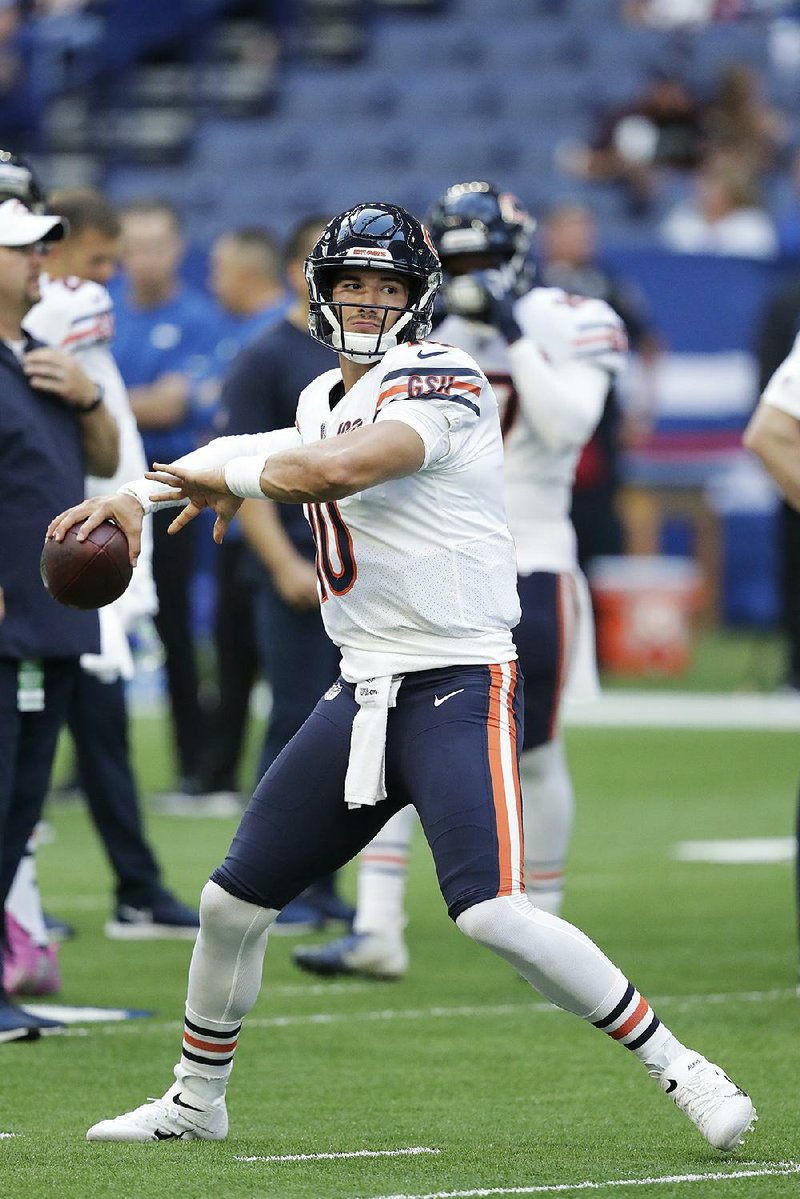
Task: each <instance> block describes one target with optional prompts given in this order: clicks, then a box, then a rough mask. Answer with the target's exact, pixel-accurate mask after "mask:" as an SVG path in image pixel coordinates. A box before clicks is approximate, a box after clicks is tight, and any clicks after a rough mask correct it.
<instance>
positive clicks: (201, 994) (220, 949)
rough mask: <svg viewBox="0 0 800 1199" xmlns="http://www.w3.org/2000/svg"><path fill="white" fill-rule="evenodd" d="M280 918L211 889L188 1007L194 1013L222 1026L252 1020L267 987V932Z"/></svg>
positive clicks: (206, 893)
mask: <svg viewBox="0 0 800 1199" xmlns="http://www.w3.org/2000/svg"><path fill="white" fill-rule="evenodd" d="M277 914H278V913H277V910H276V909H274V908H261V907H259V906H258V905H257V904H254V903H246V902H245V901H244V900H243V899H236V898H235V896H233V895H229V894H228V892H227V891H225V890H223V888H222V887H220V886H218V885H217V884H216V883H214V882H207V883H206V885H205V886H204V887H203V890H202V893H201V895H200V932H199V933H198V935H197V941H196V942H195V947H194V952H193V954H192V963H191V966H190V967H189V990H188V994H187V997H186V1003H187V1006H188V1007H189V1008H190V1009H191V1010H192V1011H193V1012H196V1013H198V1014H202V1015H203V1016H204V1017H205V1018H206V1019H208V1020H212V1021H215V1022H220V1023H225V1022H229V1021H235V1020H241V1019H242V1018H243V1017H244V1016H246V1015H247V1013H248V1012H249V1011H250V1008H251V1007H252V1006H253V1004H254V1003H255V1001H256V998H257V996H258V992H259V988H260V986H261V972H262V969H263V965H264V953H265V951H266V948H267V930H268V929H269V926H270V924H272V922H273V920H274V919H275V917H276V916H277Z"/></svg>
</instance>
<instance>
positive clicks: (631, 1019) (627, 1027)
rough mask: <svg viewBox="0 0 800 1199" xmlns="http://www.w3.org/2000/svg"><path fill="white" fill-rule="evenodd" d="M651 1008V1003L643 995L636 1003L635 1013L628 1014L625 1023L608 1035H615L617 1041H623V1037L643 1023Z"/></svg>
mask: <svg viewBox="0 0 800 1199" xmlns="http://www.w3.org/2000/svg"><path fill="white" fill-rule="evenodd" d="M649 1008H650V1004H649V1003H648V1002H647V1000H646V999H645V998H644V997H642V998H641V999H640V1000H639V1002H638V1004H637V1005H636V1010H635V1012H634V1013H633V1015H632V1016H628V1019H627V1020H626V1021H625V1023H624V1024H620V1026H619V1028H615V1029H614V1031H613V1032H611V1033H609V1034H608V1035H609V1036H610V1037H613V1038H614V1040H615V1041H621V1040H622V1038H623V1037H627V1035H628V1033H629V1032H631V1031H632V1030H633V1029H634V1028H636V1025H637V1024H639V1023H641V1021H642V1020H643V1019H644V1017H645V1014H646V1012H647V1011H649Z"/></svg>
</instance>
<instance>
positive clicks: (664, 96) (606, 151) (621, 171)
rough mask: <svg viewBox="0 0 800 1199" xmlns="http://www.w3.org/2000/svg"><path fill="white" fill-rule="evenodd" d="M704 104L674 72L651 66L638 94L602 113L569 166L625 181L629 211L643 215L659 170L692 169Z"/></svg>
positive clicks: (587, 175) (590, 174) (599, 178)
mask: <svg viewBox="0 0 800 1199" xmlns="http://www.w3.org/2000/svg"><path fill="white" fill-rule="evenodd" d="M703 140H704V135H703V106H702V104H701V103H700V102H699V100H697V98H696V97H695V96H694V95H693V94H692V92H691V91H690V90H689V87H688V85H687V84H686V83H684V81H683V80H682V79H680V78H679V77H678V76H677V75H676V74H673V73H671V72H670V71H669V70H664V69H657V70H653V71H652V72H651V73H650V75H649V76H648V78H647V80H646V82H645V85H644V89H643V91H642V93H641V94H640V95H639V96H638V97H636V98H635V99H634V100H632V101H631V102H630V103H629V104H626V105H624V106H623V107H621V108H615V109H613V110H612V111H610V112H607V113H605V114H604V115H603V116H602V117H601V118H600V121H599V123H598V126H597V129H596V132H595V134H594V136H593V137H592V139H591V141H590V143H589V144H588V146H586V147H584V148H583V149H582V150H580V151H578V152H577V154H575V156H574V158H573V161H572V162H571V163H570V164H569V165H568V169H571V170H572V171H573V172H574V173H575V174H577V175H579V176H581V177H582V178H584V179H589V180H596V181H599V182H616V183H620V184H622V185H623V186H624V188H625V191H626V194H627V196H628V199H629V203H630V208H631V214H632V215H635V216H643V215H645V214H646V213H647V212H648V211H649V210H650V208H651V207H652V204H653V202H654V201H655V199H656V197H657V194H658V191H659V171H661V170H663V169H664V168H669V169H671V170H678V171H691V170H693V169H694V168H695V167H696V166H697V165H698V163H699V162H700V160H701V157H702V150H703Z"/></svg>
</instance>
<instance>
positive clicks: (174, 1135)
mask: <svg viewBox="0 0 800 1199" xmlns="http://www.w3.org/2000/svg"><path fill="white" fill-rule="evenodd" d="M182 1136H183V1133H182V1132H162V1131H161V1129H160V1128H157V1129H156V1130H155V1132H154V1133H153V1137H154V1139H155V1140H156V1141H179V1140H180V1139H181V1137H182Z"/></svg>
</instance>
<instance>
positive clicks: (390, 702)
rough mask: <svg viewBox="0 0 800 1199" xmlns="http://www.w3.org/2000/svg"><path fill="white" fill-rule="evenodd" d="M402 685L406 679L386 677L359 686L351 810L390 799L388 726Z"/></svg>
mask: <svg viewBox="0 0 800 1199" xmlns="http://www.w3.org/2000/svg"><path fill="white" fill-rule="evenodd" d="M402 681H403V676H402V675H391V674H385V675H381V676H380V677H379V678H374V679H364V681H363V682H361V683H356V685H355V700H356V703H357V704H358V711H357V712H356V715H355V719H354V720H353V730H352V733H351V735H350V757H349V759H348V762H347V775H346V777H345V780H344V798H345V803H346V804H347V806H348V808H363V807H374V806H375V804H376V803H377V802H378V801H379V800H381V799H385V798H386V782H385V777H384V772H385V760H386V723H387V720H388V717H389V709H390V708H393V707H394V706H395V704H396V702H397V692H398V691H399V690H400V684H401V683H402Z"/></svg>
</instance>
